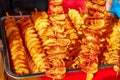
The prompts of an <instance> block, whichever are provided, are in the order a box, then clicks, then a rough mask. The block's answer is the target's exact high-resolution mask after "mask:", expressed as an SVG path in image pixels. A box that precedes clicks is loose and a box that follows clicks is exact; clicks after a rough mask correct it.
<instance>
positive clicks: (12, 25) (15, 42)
mask: <svg viewBox="0 0 120 80" xmlns="http://www.w3.org/2000/svg"><path fill="white" fill-rule="evenodd" d="M4 25H5V31H6V36H7V40H8V43H9V49H10V55H11V59H12V63H13V66H14V67H13V68H14V70H13V71H14V72H15V73H16V74H19V75H24V74H29V67H28V63H27V62H28V60H27V56H26V55H27V53H26V50H25V48H24V46H23V41H22V38H21V36H20V33H19V29H18V27H17V25H16V21H15V18H14V17H7V18H6V19H5V22H4Z"/></svg>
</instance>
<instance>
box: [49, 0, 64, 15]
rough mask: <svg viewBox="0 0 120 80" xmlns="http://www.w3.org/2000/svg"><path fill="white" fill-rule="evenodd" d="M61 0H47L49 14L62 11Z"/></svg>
mask: <svg viewBox="0 0 120 80" xmlns="http://www.w3.org/2000/svg"><path fill="white" fill-rule="evenodd" d="M62 2H63V0H49V9H50V11H51V14H60V13H64V10H63V7H62Z"/></svg>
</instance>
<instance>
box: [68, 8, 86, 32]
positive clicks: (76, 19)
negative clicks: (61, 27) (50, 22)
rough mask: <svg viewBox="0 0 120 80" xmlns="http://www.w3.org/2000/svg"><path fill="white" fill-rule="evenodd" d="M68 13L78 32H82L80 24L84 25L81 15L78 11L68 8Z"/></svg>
mask: <svg viewBox="0 0 120 80" xmlns="http://www.w3.org/2000/svg"><path fill="white" fill-rule="evenodd" d="M68 15H69V18H70V20H71V21H72V23H73V24H74V27H75V28H76V30H77V32H78V34H82V32H81V29H82V25H84V19H83V18H82V17H81V15H80V13H79V12H78V11H77V10H75V9H69V11H68Z"/></svg>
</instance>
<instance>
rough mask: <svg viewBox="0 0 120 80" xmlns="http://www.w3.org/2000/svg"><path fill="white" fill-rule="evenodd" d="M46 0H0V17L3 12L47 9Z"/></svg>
mask: <svg viewBox="0 0 120 80" xmlns="http://www.w3.org/2000/svg"><path fill="white" fill-rule="evenodd" d="M47 7H48V0H0V17H2V16H5V12H9V14H10V15H17V14H18V12H19V11H22V13H23V14H30V12H31V11H34V8H37V9H38V10H40V11H47Z"/></svg>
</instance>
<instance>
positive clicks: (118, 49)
mask: <svg viewBox="0 0 120 80" xmlns="http://www.w3.org/2000/svg"><path fill="white" fill-rule="evenodd" d="M103 1H104V0H103ZM101 4H102V3H101ZM57 5H58V4H57ZM91 5H92V6H91ZM86 6H87V7H88V8H87V11H86V12H85V11H82V10H80V11H77V10H75V9H69V11H68V13H61V12H58V13H54V12H53V14H47V13H46V12H37V11H36V12H32V13H31V15H30V16H27V17H24V16H23V15H21V17H19V18H18V19H16V18H15V17H10V16H9V15H8V14H7V17H6V19H5V21H4V25H5V31H6V37H7V41H8V45H9V49H10V57H11V60H12V64H13V66H14V69H13V71H14V73H16V74H18V75H24V74H30V73H33V74H34V73H41V72H45V74H46V75H47V76H48V77H51V78H54V79H62V78H64V76H65V73H66V70H67V69H76V68H81V70H82V71H84V72H86V73H87V78H86V80H92V78H93V74H94V73H96V72H97V71H98V66H100V65H104V64H114V69H115V71H116V72H117V73H119V71H120V69H119V68H120V36H119V34H120V20H119V19H117V18H116V17H115V16H114V15H112V14H110V13H109V12H107V11H105V8H104V4H102V5H100V4H99V5H96V3H92V2H90V1H88V3H87V5H86ZM98 7H99V8H98ZM59 11H60V10H59ZM93 13H94V14H93Z"/></svg>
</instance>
